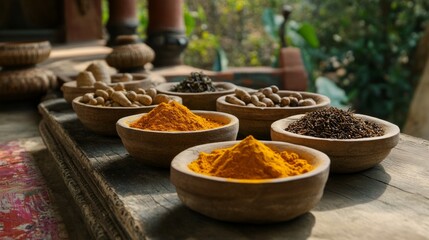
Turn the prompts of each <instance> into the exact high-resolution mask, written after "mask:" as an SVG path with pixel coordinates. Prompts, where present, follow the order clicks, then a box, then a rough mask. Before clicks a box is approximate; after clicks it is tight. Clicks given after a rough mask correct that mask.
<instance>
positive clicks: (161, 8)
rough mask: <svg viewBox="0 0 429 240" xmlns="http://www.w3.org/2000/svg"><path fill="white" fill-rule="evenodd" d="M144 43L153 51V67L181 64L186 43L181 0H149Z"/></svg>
mask: <svg viewBox="0 0 429 240" xmlns="http://www.w3.org/2000/svg"><path fill="white" fill-rule="evenodd" d="M148 10H149V24H148V28H147V39H146V43H147V44H148V45H149V46H150V47H151V48H152V49H153V50H154V51H155V60H154V61H153V64H154V66H155V67H162V66H171V65H179V64H182V58H181V54H182V52H183V50H185V48H186V46H187V45H188V39H187V38H186V35H185V24H184V21H183V0H149V1H148Z"/></svg>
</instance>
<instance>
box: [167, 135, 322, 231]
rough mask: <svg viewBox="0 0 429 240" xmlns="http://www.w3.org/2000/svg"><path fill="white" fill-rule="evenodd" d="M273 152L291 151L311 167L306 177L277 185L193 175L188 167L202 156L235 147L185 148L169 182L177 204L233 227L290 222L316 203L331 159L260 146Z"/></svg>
mask: <svg viewBox="0 0 429 240" xmlns="http://www.w3.org/2000/svg"><path fill="white" fill-rule="evenodd" d="M262 142H263V143H264V144H266V145H268V146H269V147H271V148H272V149H275V150H276V151H284V150H287V151H293V152H296V153H298V154H299V155H300V157H302V158H304V159H306V160H308V161H309V163H311V164H312V165H313V166H315V169H313V170H312V171H310V172H307V173H304V174H301V175H297V176H291V177H284V178H276V179H266V180H253V181H252V180H243V179H228V178H221V177H213V176H208V175H203V174H199V173H196V172H194V171H192V170H190V169H189V168H188V164H189V163H190V162H192V161H194V160H195V159H197V158H198V155H199V153H200V152H211V151H213V150H215V149H220V148H226V147H231V146H232V145H234V144H237V143H238V141H233V142H220V143H210V144H204V145H199V146H195V147H192V148H189V149H187V150H185V151H183V152H181V153H180V154H179V155H177V156H176V157H175V158H174V159H173V161H172V163H171V171H170V174H171V175H170V180H171V182H172V183H173V185H174V186H175V187H176V191H177V194H178V196H179V198H180V200H181V201H182V202H183V204H185V205H186V206H188V207H189V208H191V209H192V210H194V211H197V212H199V213H201V214H204V215H206V216H209V217H212V218H215V219H219V220H224V221H232V222H246V223H269V222H279V221H286V220H290V219H293V218H295V217H297V216H299V215H302V214H304V213H306V212H308V211H310V210H311V209H312V208H313V207H314V206H316V205H317V203H318V202H319V201H320V199H321V197H322V195H323V189H324V187H325V184H326V181H327V179H328V175H329V163H330V161H329V158H328V156H326V155H325V154H324V153H322V152H319V151H317V150H314V149H311V148H308V147H304V146H299V145H294V144H289V143H283V142H270V141H262Z"/></svg>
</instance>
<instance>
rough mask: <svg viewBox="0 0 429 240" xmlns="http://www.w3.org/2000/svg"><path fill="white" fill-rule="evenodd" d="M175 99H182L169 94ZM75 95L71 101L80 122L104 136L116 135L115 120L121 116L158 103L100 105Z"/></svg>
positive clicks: (145, 110)
mask: <svg viewBox="0 0 429 240" xmlns="http://www.w3.org/2000/svg"><path fill="white" fill-rule="evenodd" d="M171 97H172V98H174V100H175V101H177V102H179V103H181V102H182V99H180V98H179V97H176V96H171ZM81 98H82V97H77V98H75V99H74V100H73V102H72V107H73V110H74V111H75V112H76V114H77V117H78V118H79V120H80V121H81V123H82V124H83V125H84V126H85V127H86V128H88V129H89V130H91V131H93V132H95V133H97V134H100V135H106V136H117V135H118V133H117V132H116V122H117V121H118V120H119V119H120V118H123V117H126V116H130V115H134V114H139V113H147V112H149V111H150V110H152V109H154V108H155V107H156V106H158V105H149V106H141V107H102V106H93V105H89V104H85V103H81V102H80V99H81Z"/></svg>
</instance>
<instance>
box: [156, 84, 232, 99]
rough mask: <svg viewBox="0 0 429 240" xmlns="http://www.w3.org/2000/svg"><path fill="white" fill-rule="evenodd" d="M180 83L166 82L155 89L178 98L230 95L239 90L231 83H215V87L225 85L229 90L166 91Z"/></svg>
mask: <svg viewBox="0 0 429 240" xmlns="http://www.w3.org/2000/svg"><path fill="white" fill-rule="evenodd" d="M178 84H179V82H165V83H161V84H159V85H157V86H156V87H155V89H156V90H157V91H159V92H161V93H165V94H171V95H177V96H195V95H217V94H225V93H229V92H231V93H232V92H234V91H235V89H236V88H237V85H235V84H234V83H231V82H213V85H215V87H216V85H225V86H228V89H224V90H221V91H214V92H208V91H205V92H175V91H171V90H166V89H164V88H167V87H170V88H169V89H171V87H172V86H175V85H178Z"/></svg>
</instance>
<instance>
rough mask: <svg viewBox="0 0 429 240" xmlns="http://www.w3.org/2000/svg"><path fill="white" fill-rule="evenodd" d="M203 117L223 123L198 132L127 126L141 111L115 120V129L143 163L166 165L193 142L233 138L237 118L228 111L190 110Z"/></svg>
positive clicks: (235, 133) (200, 142) (134, 155)
mask: <svg viewBox="0 0 429 240" xmlns="http://www.w3.org/2000/svg"><path fill="white" fill-rule="evenodd" d="M192 112H194V113H195V114H197V115H199V116H202V117H205V118H207V119H211V120H215V121H217V122H221V123H224V124H225V125H224V126H221V127H218V128H213V129H208V130H201V131H181V132H167V131H151V130H143V129H138V128H131V127H129V124H130V123H131V122H134V121H136V120H137V119H139V118H140V117H141V116H142V115H143V114H138V115H133V116H128V117H124V118H121V119H119V121H118V122H117V123H116V130H117V131H118V134H119V137H120V138H121V140H122V143H123V144H124V146H125V148H126V149H127V151H128V152H129V153H130V154H131V156H133V157H134V158H135V159H137V160H139V161H142V162H143V163H145V164H148V165H153V166H158V167H166V168H168V167H170V163H171V160H173V158H174V156H176V155H177V154H178V153H180V152H181V151H183V150H185V149H187V148H190V147H193V146H195V145H199V144H204V143H211V142H222V141H232V140H235V139H236V138H237V133H238V119H237V118H236V117H234V116H232V115H230V114H226V113H218V112H211V111H192Z"/></svg>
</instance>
